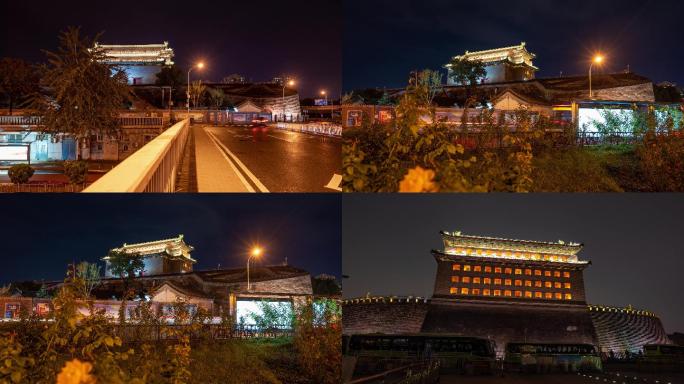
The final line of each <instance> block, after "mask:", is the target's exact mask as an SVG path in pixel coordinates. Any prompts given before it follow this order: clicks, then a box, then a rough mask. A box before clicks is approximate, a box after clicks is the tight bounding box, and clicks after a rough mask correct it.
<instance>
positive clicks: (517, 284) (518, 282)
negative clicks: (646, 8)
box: [515, 280, 523, 287]
mask: <svg viewBox="0 0 684 384" xmlns="http://www.w3.org/2000/svg"><path fill="white" fill-rule="evenodd" d="M522 285H523V282H522V280H516V281H515V286H516V287H522Z"/></svg>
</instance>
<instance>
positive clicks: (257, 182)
mask: <svg viewBox="0 0 684 384" xmlns="http://www.w3.org/2000/svg"><path fill="white" fill-rule="evenodd" d="M204 131H205V132H206V133H207V134H208V135H209V136H211V137H212V138H213V140H214V144H216V145H217V146H219V149H221V148H222V149H223V150H224V151H225V152H226V153H227V154H228V156H230V158H231V159H232V160H233V161H234V162H235V164H236V165H237V166H238V167H240V169H241V170H242V172H244V174H245V175H247V177H248V178H249V179H250V181H252V183H254V185H255V186H256V187H257V189H259V192H269V190H268V188H266V186H265V185H264V184H263V183H262V182H261V181H260V180H259V179H258V178H257V177H256V176H254V174H253V173H252V172H251V171H250V170H249V168H247V166H246V165H245V164H243V163H242V161H240V159H239V158H238V157H237V156H235V154H234V153H233V152H231V151H230V149H228V147H226V146H225V145H223V143H222V142H220V141H219V140H218V139H217V138H216V137H215V136H214V134H213V133H212V132H209V130H208V129H207V128H206V127H205V128H204ZM238 175H240V172H238ZM243 180H244V178H243Z"/></svg>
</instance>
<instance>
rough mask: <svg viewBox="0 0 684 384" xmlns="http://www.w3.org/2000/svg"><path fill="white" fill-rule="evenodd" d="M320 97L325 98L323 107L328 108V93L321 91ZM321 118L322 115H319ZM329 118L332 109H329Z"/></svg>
mask: <svg viewBox="0 0 684 384" xmlns="http://www.w3.org/2000/svg"><path fill="white" fill-rule="evenodd" d="M321 96H325V106H326V107H327V106H328V92H326V91H325V89H324V90H322V91H321ZM321 117H323V114H322V113H321ZM330 118H331V119H332V109H330Z"/></svg>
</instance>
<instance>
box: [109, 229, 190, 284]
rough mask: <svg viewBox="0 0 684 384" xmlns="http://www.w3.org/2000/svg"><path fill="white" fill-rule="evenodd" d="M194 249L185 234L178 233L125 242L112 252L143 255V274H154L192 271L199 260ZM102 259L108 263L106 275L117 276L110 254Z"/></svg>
mask: <svg viewBox="0 0 684 384" xmlns="http://www.w3.org/2000/svg"><path fill="white" fill-rule="evenodd" d="M194 249H195V248H194V247H193V246H191V245H188V244H187V243H186V242H185V240H184V236H183V235H178V237H174V238H171V239H164V240H155V241H149V242H146V243H137V244H124V245H122V246H121V247H119V248H114V249H112V250H111V251H110V252H112V251H113V252H120V253H124V254H127V255H139V256H142V259H143V263H144V264H145V267H144V270H143V272H142V274H141V275H142V276H154V275H165V274H182V273H189V272H192V266H193V264H195V263H196V262H197V261H196V260H195V259H193V258H192V256H191V255H190V253H191V252H192V251H193V250H194ZM102 260H104V261H105V263H106V266H105V277H107V278H111V277H117V276H115V275H114V274H113V272H112V270H111V265H110V262H109V256H105V257H103V258H102Z"/></svg>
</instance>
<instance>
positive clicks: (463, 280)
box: [461, 276, 470, 284]
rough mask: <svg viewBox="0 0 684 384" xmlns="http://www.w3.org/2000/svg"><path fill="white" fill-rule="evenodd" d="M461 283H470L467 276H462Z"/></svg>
mask: <svg viewBox="0 0 684 384" xmlns="http://www.w3.org/2000/svg"><path fill="white" fill-rule="evenodd" d="M461 282H463V283H465V284H468V283H470V277H468V276H463V278H461Z"/></svg>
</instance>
